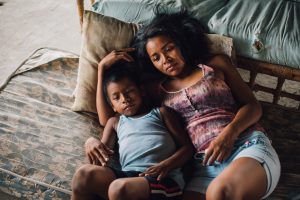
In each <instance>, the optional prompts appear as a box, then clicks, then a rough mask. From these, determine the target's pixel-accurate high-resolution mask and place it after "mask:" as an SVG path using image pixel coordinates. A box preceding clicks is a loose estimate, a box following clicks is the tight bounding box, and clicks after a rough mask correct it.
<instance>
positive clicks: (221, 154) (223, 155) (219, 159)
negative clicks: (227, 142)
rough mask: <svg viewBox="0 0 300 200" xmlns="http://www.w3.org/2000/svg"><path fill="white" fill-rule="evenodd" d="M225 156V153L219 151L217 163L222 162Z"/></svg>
mask: <svg viewBox="0 0 300 200" xmlns="http://www.w3.org/2000/svg"><path fill="white" fill-rule="evenodd" d="M225 154H226V152H225V151H221V152H220V153H219V155H218V157H217V159H216V160H217V161H218V162H220V163H221V162H223V160H224V158H225Z"/></svg>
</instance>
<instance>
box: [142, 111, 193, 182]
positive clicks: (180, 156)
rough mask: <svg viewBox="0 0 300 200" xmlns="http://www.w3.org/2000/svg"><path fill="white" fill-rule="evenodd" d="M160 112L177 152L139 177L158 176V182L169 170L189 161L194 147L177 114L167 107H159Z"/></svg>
mask: <svg viewBox="0 0 300 200" xmlns="http://www.w3.org/2000/svg"><path fill="white" fill-rule="evenodd" d="M160 112H161V114H162V117H163V120H164V123H165V126H166V128H167V129H168V130H169V133H170V134H171V135H172V137H173V139H174V140H175V143H176V145H177V151H176V152H175V153H174V154H173V155H172V156H170V157H169V158H167V159H165V160H163V161H162V162H160V163H159V164H157V165H154V166H152V167H149V168H148V169H147V170H146V171H145V172H144V173H142V174H141V176H144V175H154V176H158V177H157V179H158V180H160V179H162V178H164V177H165V176H166V175H167V174H168V172H169V171H170V170H172V169H175V168H179V167H181V166H183V165H184V164H185V163H186V162H187V161H188V160H190V159H191V157H192V155H193V153H194V147H193V145H192V143H191V141H190V139H189V137H188V134H187V133H186V131H185V130H184V129H183V127H182V126H181V122H180V121H179V118H178V117H177V114H176V113H175V112H174V111H173V110H171V109H170V108H167V107H161V108H160Z"/></svg>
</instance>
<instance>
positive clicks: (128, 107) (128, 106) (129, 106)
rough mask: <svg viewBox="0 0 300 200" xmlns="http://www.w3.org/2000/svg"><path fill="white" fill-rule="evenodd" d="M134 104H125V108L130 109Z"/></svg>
mask: <svg viewBox="0 0 300 200" xmlns="http://www.w3.org/2000/svg"><path fill="white" fill-rule="evenodd" d="M133 106H134V105H127V106H125V108H124V110H128V109H130V108H132V107H133Z"/></svg>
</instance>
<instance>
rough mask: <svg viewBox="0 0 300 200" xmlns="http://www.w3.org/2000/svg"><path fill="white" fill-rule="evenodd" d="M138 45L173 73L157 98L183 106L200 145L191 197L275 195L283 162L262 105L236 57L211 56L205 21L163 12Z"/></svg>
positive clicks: (145, 57)
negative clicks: (262, 122)
mask: <svg viewBox="0 0 300 200" xmlns="http://www.w3.org/2000/svg"><path fill="white" fill-rule="evenodd" d="M134 46H135V47H136V49H137V52H138V57H139V60H140V61H141V62H142V66H148V67H150V68H153V69H156V70H157V71H158V72H160V73H162V74H164V75H165V77H166V78H165V80H163V81H162V82H161V83H160V84H158V85H157V87H156V90H154V92H153V94H155V95H152V96H153V97H158V96H159V97H160V99H159V101H160V102H161V103H162V104H164V105H166V106H168V107H171V108H173V109H174V110H176V111H178V113H179V114H180V115H181V117H182V118H183V119H184V122H185V125H186V129H187V131H188V133H189V136H190V138H191V140H192V142H193V144H194V147H195V148H196V151H197V152H196V154H195V156H194V158H195V170H194V175H193V178H192V180H191V181H190V182H189V183H188V185H187V187H186V189H185V190H186V192H185V197H184V199H197V200H200V199H205V198H206V199H212V200H218V199H230V200H234V199H251V200H254V199H261V198H266V197H267V196H269V195H270V194H271V193H272V191H273V190H274V189H275V187H276V185H277V183H278V180H279V176H280V162H279V159H278V156H277V153H276V152H275V150H274V148H273V147H272V145H271V142H270V140H269V139H268V137H267V136H266V134H265V133H264V130H263V129H262V128H261V127H260V126H259V125H258V124H257V121H258V120H259V118H260V116H261V107H260V105H259V103H258V102H257V100H256V99H255V97H254V95H253V94H252V92H251V90H250V89H249V88H248V87H247V85H246V84H245V83H244V81H243V80H242V78H241V77H240V75H239V73H238V72H237V70H236V68H235V67H234V66H233V65H232V63H231V61H230V59H228V58H227V57H226V56H222V55H217V56H210V55H209V54H208V52H207V50H208V47H207V44H206V40H205V37H204V34H203V29H202V27H201V25H200V23H199V22H198V21H197V20H195V19H193V18H191V17H190V16H188V14H187V13H185V12H181V13H174V14H167V13H162V14H158V15H157V17H156V18H155V19H154V20H153V21H152V22H151V23H150V24H149V25H147V26H145V27H144V28H142V29H140V30H139V32H138V33H137V35H136V38H135V40H134ZM100 114H102V113H100Z"/></svg>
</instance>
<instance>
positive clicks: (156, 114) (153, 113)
mask: <svg viewBox="0 0 300 200" xmlns="http://www.w3.org/2000/svg"><path fill="white" fill-rule="evenodd" d="M151 115H154V116H156V117H157V118H159V119H160V120H162V116H161V113H160V110H159V107H156V108H153V109H152V110H151Z"/></svg>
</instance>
